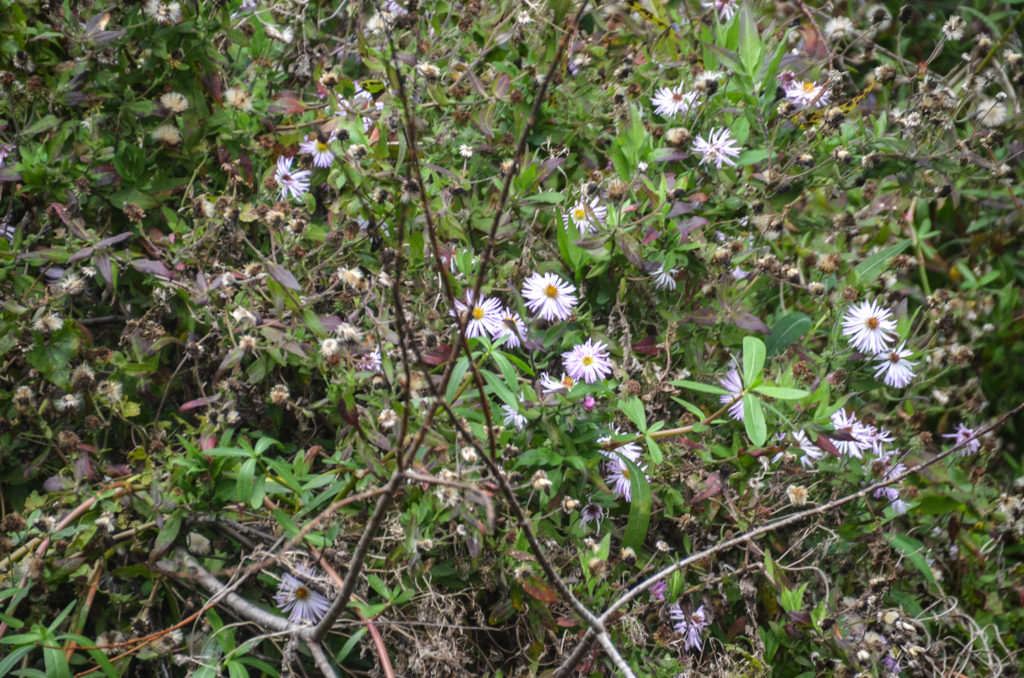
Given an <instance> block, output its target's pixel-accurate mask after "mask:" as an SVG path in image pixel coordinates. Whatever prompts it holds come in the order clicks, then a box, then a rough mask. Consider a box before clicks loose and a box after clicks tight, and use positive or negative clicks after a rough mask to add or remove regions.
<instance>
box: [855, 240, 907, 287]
mask: <svg viewBox="0 0 1024 678" xmlns="http://www.w3.org/2000/svg"><path fill="white" fill-rule="evenodd" d="M908 247H910V240H902V241H900V242H898V243H896V244H895V245H893V246H892V247H886V248H885V249H884V250H882V251H881V252H878V253H877V254H874V255H872V256H870V257H868V258H867V259H865V260H864V261H862V262H860V263H859V264H857V268H855V269H853V273H854V276H855V277H856V279H857V282H859V283H861V284H862V285H867V284H868V283H870V282H873V281H874V279H875V278H877V277H878V276H880V275H881V274H882V271H884V270H885V269H886V267H887V266H888V265H889V260H890V259H892V258H893V257H895V256H896V255H897V254H900V253H901V252H903V250H905V249H907V248H908Z"/></svg>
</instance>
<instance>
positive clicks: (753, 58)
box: [739, 3, 764, 77]
mask: <svg viewBox="0 0 1024 678" xmlns="http://www.w3.org/2000/svg"><path fill="white" fill-rule="evenodd" d="M739 22H740V49H739V52H740V61H741V62H743V65H744V66H745V67H746V69H747V74H748V75H750V76H751V77H754V76H756V75H757V72H758V71H759V70H760V69H761V60H762V59H763V58H764V55H763V49H762V47H761V36H760V35H758V33H757V23H756V22H755V21H754V13H753V12H752V11H751V9H750V5H749V4H748V3H743V5H742V6H741V7H740V18H739Z"/></svg>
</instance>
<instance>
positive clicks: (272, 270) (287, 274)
mask: <svg viewBox="0 0 1024 678" xmlns="http://www.w3.org/2000/svg"><path fill="white" fill-rule="evenodd" d="M267 273H269V274H270V277H271V278H273V279H274V280H276V281H277V282H279V283H281V284H282V285H284V286H285V287H287V288H288V289H292V290H298V291H300V292H301V291H302V286H301V285H299V281H298V280H296V279H295V276H294V275H292V274H291V271H289V270H288V269H286V268H284V267H283V266H280V265H278V264H275V263H274V262H272V261H268V262H267Z"/></svg>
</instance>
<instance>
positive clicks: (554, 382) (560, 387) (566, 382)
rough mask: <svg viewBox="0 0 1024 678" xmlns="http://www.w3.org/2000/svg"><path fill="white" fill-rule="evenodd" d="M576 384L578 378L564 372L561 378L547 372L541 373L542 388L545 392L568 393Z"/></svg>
mask: <svg viewBox="0 0 1024 678" xmlns="http://www.w3.org/2000/svg"><path fill="white" fill-rule="evenodd" d="M575 385H576V380H575V379H573V378H572V377H570V376H569V375H568V374H564V373H563V374H562V378H561V379H555V378H554V377H552V376H550V375H549V374H548V373H547V372H542V373H541V375H540V388H541V391H543V392H544V393H568V392H569V391H570V390H571V389H572V387H573V386H575Z"/></svg>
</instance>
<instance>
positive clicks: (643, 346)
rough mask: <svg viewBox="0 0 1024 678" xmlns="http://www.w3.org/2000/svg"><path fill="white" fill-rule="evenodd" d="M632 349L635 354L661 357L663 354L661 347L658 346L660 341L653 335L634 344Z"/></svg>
mask: <svg viewBox="0 0 1024 678" xmlns="http://www.w3.org/2000/svg"><path fill="white" fill-rule="evenodd" d="M631 348H632V349H633V351H634V352H636V353H642V354H644V355H659V354H660V353H661V346H659V345H658V340H657V338H656V337H655V336H654V335H653V334H649V335H647V336H646V337H644V338H643V339H641V340H640V341H638V342H636V343H635V344H633V346H631Z"/></svg>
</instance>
